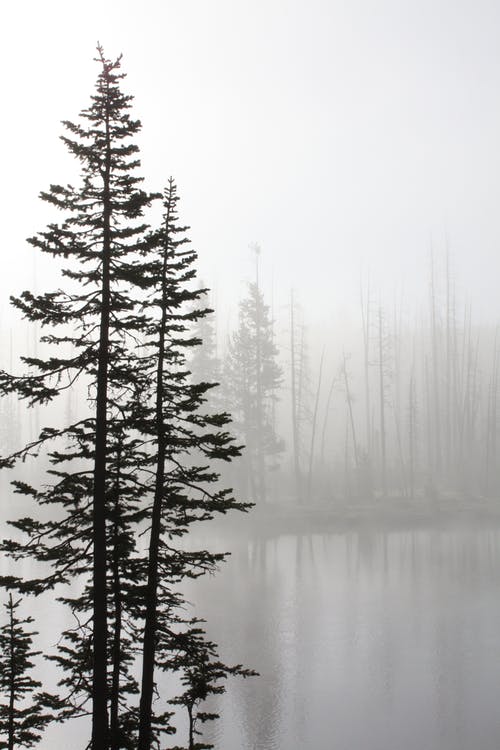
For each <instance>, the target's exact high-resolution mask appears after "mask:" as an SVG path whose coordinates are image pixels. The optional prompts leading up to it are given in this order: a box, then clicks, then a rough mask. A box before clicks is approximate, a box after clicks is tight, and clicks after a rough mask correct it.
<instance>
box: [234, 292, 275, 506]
mask: <svg viewBox="0 0 500 750" xmlns="http://www.w3.org/2000/svg"><path fill="white" fill-rule="evenodd" d="M277 354H278V350H277V347H276V346H275V343H274V340H273V331H272V320H271V318H270V315H269V308H268V306H267V305H266V304H265V302H264V296H263V294H262V292H261V291H260V289H259V286H258V284H257V283H252V284H249V285H248V295H247V297H245V298H244V299H243V300H242V301H241V303H240V307H239V318H238V328H237V330H236V331H235V332H234V334H233V335H232V337H231V339H230V341H229V347H228V356H227V358H226V363H225V372H224V375H225V387H226V392H227V396H228V404H229V407H230V410H231V413H232V415H233V418H234V424H235V428H236V429H237V431H238V436H239V437H241V440H242V442H243V443H244V445H245V452H244V455H243V458H242V461H241V462H239V463H240V466H242V467H243V474H244V477H245V486H244V487H243V488H242V489H243V490H244V491H245V492H246V493H250V496H251V497H252V499H255V500H256V501H258V502H263V501H265V500H266V472H267V470H268V469H270V468H274V467H275V466H276V459H277V456H278V455H279V453H280V452H281V451H282V450H283V447H284V446H283V443H282V441H281V440H280V439H279V438H278V436H277V435H276V432H275V427H274V419H273V405H274V402H275V401H276V399H277V397H276V391H277V390H278V388H279V386H280V384H281V378H282V374H281V368H280V366H279V364H278V362H277Z"/></svg>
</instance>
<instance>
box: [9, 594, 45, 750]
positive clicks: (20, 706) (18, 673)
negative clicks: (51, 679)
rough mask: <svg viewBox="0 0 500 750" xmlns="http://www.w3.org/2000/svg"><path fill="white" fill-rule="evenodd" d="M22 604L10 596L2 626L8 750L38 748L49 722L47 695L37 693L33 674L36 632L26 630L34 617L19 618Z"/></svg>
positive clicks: (37, 684)
mask: <svg viewBox="0 0 500 750" xmlns="http://www.w3.org/2000/svg"><path fill="white" fill-rule="evenodd" d="M20 603H21V600H20V599H17V600H16V601H15V600H14V599H13V597H12V594H9V598H8V600H7V604H5V605H4V608H5V610H6V611H7V620H6V622H5V623H4V624H3V625H2V626H1V627H0V692H1V693H2V695H3V696H4V699H6V702H5V703H1V704H0V748H7V749H8V750H13V748H17V747H33V746H34V745H36V744H37V743H38V741H39V740H40V738H41V735H42V732H43V730H44V728H45V726H46V724H47V723H48V721H49V720H50V714H49V713H47V711H46V706H45V704H46V703H47V702H48V696H44V695H43V694H42V693H37V692H36V691H37V690H38V688H40V687H41V683H40V682H38V680H35V679H34V678H33V677H32V674H31V672H32V669H33V667H34V662H33V659H34V658H35V657H36V656H38V655H39V654H40V651H34V650H33V636H35V635H37V633H36V632H34V631H30V630H27V628H26V626H30V625H31V624H32V623H33V618H32V617H25V618H21V617H20V616H19V614H18V608H19V605H20Z"/></svg>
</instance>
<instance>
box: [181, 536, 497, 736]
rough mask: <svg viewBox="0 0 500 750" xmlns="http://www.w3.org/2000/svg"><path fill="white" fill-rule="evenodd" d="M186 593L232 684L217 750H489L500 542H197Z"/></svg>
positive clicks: (216, 728) (221, 704)
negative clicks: (197, 566) (198, 554)
mask: <svg viewBox="0 0 500 750" xmlns="http://www.w3.org/2000/svg"><path fill="white" fill-rule="evenodd" d="M203 541H204V542H206V543H208V544H210V546H212V545H213V546H214V547H215V548H218V549H221V548H227V549H230V550H231V552H232V556H231V558H230V561H229V562H227V563H226V564H225V565H224V566H223V567H222V569H221V570H220V572H219V573H218V574H217V575H215V576H213V577H211V578H209V579H208V580H200V581H198V582H196V584H194V585H193V586H192V588H191V590H190V595H191V597H192V599H193V601H194V602H196V608H197V612H198V613H199V614H200V615H203V616H205V617H206V619H207V629H208V633H209V635H210V636H211V637H213V638H214V639H215V640H217V641H218V642H219V644H220V654H221V656H222V657H223V658H224V659H226V661H227V662H228V663H240V662H243V663H244V664H245V665H246V666H249V667H252V668H254V669H256V670H258V671H259V673H260V676H259V677H254V678H250V679H247V680H238V679H234V680H231V682H230V683H229V685H228V689H227V693H226V694H225V695H224V696H223V697H222V698H221V699H218V701H217V704H216V707H217V709H218V710H220V712H221V719H220V720H219V721H218V722H217V723H216V724H214V725H213V726H212V727H211V728H210V730H207V731H206V733H205V736H207V737H208V738H210V739H211V740H212V741H213V742H214V744H215V746H216V748H217V749H218V750H234V749H235V748H238V749H239V750H299V749H300V750H303V749H304V748H311V749H314V750H365V749H366V750H402V748H404V749H405V750H417V749H418V750H470V749H471V748H479V750H493V749H494V748H495V750H497V748H498V747H499V745H500V710H499V703H498V701H499V696H500V532H499V531H498V530H497V529H496V528H495V529H489V528H475V529H470V528H461V527H456V528H448V529H443V528H441V529H426V530H422V529H421V530H413V531H394V530H393V531H391V530H387V531H370V530H365V531H349V532H347V533H342V534H335V533H324V534H318V533H314V534H304V535H284V536H277V537H268V538H264V539H263V538H254V539H249V538H234V537H225V538H224V537H221V538H213V537H211V538H207V539H205V540H203Z"/></svg>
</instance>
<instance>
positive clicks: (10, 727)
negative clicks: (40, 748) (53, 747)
mask: <svg viewBox="0 0 500 750" xmlns="http://www.w3.org/2000/svg"><path fill="white" fill-rule="evenodd" d="M8 611H9V614H10V623H9V624H10V632H9V636H10V644H9V645H10V654H9V656H10V665H9V709H8V715H7V733H8V750H14V730H15V721H14V700H15V694H16V664H15V647H14V602H13V600H12V594H9V610H8Z"/></svg>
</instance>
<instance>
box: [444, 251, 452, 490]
mask: <svg viewBox="0 0 500 750" xmlns="http://www.w3.org/2000/svg"><path fill="white" fill-rule="evenodd" d="M445 462H446V474H447V479H448V476H449V473H450V464H451V295H450V250H449V247H448V239H447V240H446V384H445Z"/></svg>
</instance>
